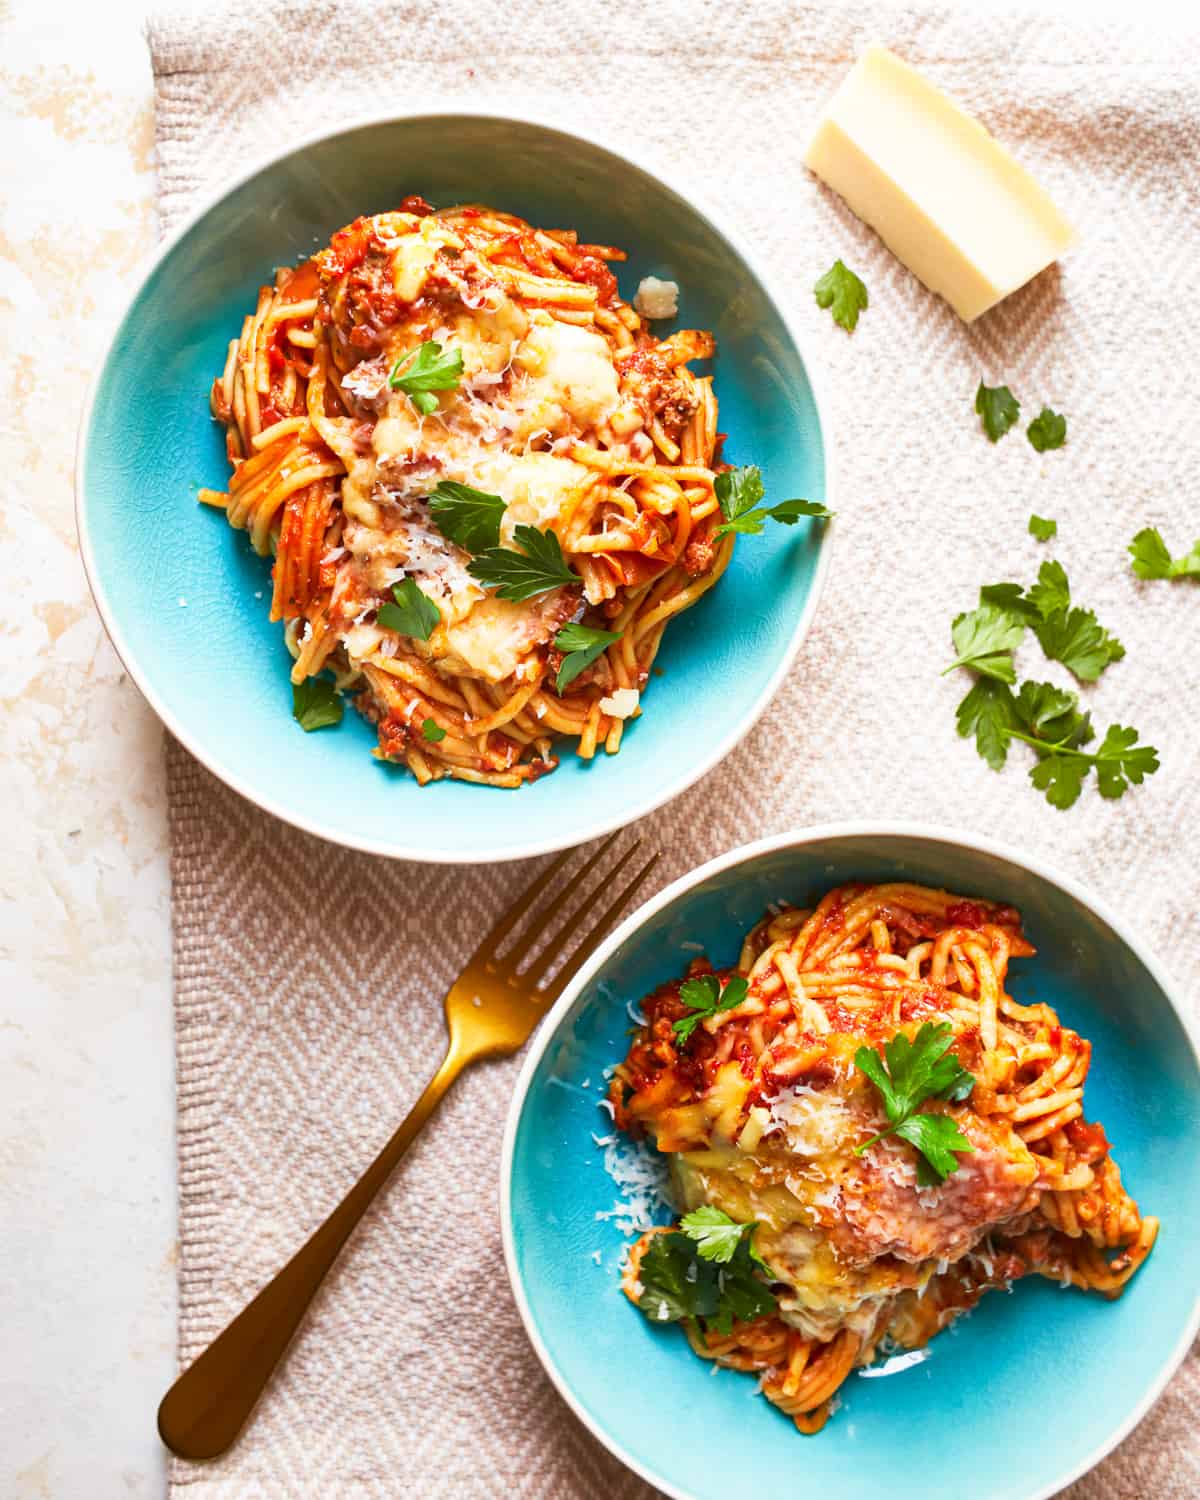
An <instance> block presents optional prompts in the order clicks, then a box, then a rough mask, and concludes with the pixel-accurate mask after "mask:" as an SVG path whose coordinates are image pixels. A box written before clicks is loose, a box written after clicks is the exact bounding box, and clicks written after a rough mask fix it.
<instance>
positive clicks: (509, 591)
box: [467, 526, 583, 603]
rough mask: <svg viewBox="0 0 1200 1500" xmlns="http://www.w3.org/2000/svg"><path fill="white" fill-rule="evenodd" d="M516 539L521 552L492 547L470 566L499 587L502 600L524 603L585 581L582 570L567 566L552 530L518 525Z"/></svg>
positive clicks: (474, 574)
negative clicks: (551, 591)
mask: <svg viewBox="0 0 1200 1500" xmlns="http://www.w3.org/2000/svg"><path fill="white" fill-rule="evenodd" d="M513 540H514V541H515V542H516V544H517V546H518V547H520V548H521V551H520V552H517V551H515V550H513V549H512V548H508V547H489V548H488V550H487V551H486V552H481V553H480V554H479V556H478V557H477V558H475V559H474V561H473V562H471V563H469V564H468V565H467V572H468V573H470V574H471V576H472V577H473V578H478V579H479V581H480V583H483V584H486V585H487V586H488V587H489V588H495V590H496V593H497V595H498V596H499V597H500V598H501V599H512V600H513V601H514V602H517V603H520V601H521V600H523V599H532V598H533V597H534V595H535V594H544V593H545V592H546V590H547V589H557V588H563V587H567V586H569V585H571V584H579V583H582V581H583V580H582V579H581V578H580V577H579V574H578V573H573V572H572V571H571V569H570V568H569V567H568V566H567V564H566V560H565V559H564V557H563V554H562V548H561V547H560V546H559V543H558V538H557V537H556V536H555V534H554V533H553V532H552V531H539V530H538V529H537V527H536V526H514V527H513Z"/></svg>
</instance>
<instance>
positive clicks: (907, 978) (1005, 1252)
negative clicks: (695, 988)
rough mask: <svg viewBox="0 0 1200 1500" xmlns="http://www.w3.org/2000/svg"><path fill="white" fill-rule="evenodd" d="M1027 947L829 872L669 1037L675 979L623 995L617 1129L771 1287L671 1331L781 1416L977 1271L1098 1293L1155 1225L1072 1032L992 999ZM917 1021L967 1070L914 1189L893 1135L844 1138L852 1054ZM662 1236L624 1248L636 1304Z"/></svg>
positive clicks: (995, 1283)
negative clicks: (724, 990)
mask: <svg viewBox="0 0 1200 1500" xmlns="http://www.w3.org/2000/svg"><path fill="white" fill-rule="evenodd" d="M1033 953H1034V949H1033V948H1032V946H1031V945H1030V944H1029V943H1028V942H1027V941H1026V939H1025V938H1024V936H1023V935H1022V931H1021V923H1020V917H1019V915H1018V913H1017V912H1016V911H1014V910H1013V909H1012V908H1010V907H1005V906H1000V905H994V904H990V903H987V902H984V901H979V900H974V899H971V900H966V899H963V898H961V897H958V896H955V895H952V894H950V893H948V892H946V891H941V890H933V889H929V888H926V887H923V886H919V885H912V884H887V885H846V886H842V887H839V888H837V889H835V890H832V891H830V892H829V893H828V894H827V895H825V896H824V898H823V899H822V900H821V901H820V902H819V904H817V905H816V906H815V907H814V908H813V909H811V910H799V909H784V910H781V911H778V912H777V913H774V914H770V915H768V916H767V917H765V918H764V919H763V920H762V921H761V922H760V923H759V924H758V925H757V926H756V927H755V928H754V929H753V930H752V931H751V932H750V933H749V934H748V936H747V938H746V940H745V943H744V946H743V948H742V951H741V955H740V959H739V962H738V965H737V969H736V971H730V973H733V972H737V973H739V974H741V975H743V976H745V978H746V979H747V980H748V981H749V989H748V991H747V993H746V998H745V999H744V1001H743V1002H742V1003H741V1004H739V1005H737V1006H736V1007H734V1008H730V1009H728V1010H725V1011H722V1012H720V1013H717V1014H713V1015H711V1016H709V1017H707V1018H706V1019H704V1020H703V1021H702V1022H701V1024H700V1025H698V1026H697V1027H696V1029H695V1030H694V1031H693V1032H692V1033H691V1035H690V1037H688V1039H687V1040H685V1041H682V1042H681V1041H680V1040H679V1038H678V1033H677V1029H676V1023H677V1022H678V1021H679V1020H680V1018H681V1017H683V1016H685V1015H686V1014H687V1013H688V1007H687V1006H686V1005H685V1004H684V1003H683V1001H682V1000H681V998H680V983H673V984H669V985H665V986H663V987H662V988H661V989H660V990H657V991H656V992H655V993H654V994H652V995H651V996H649V997H648V998H647V1000H646V1001H645V1002H644V1005H643V1011H644V1014H645V1017H646V1022H645V1025H644V1026H643V1027H642V1028H640V1030H639V1031H638V1033H637V1034H636V1035H635V1037H634V1040H633V1043H632V1045H631V1047H630V1049H629V1053H628V1056H627V1057H626V1058H625V1060H624V1061H623V1062H622V1063H621V1064H620V1065H619V1067H618V1068H617V1069H616V1071H615V1073H614V1076H613V1079H612V1084H611V1090H610V1098H611V1100H612V1103H613V1106H614V1110H615V1114H616V1119H617V1122H618V1124H619V1125H620V1126H621V1127H622V1128H623V1129H625V1130H627V1131H630V1132H632V1133H633V1134H635V1135H645V1136H648V1137H649V1139H650V1140H651V1141H653V1143H654V1144H655V1145H656V1146H657V1148H658V1150H659V1151H661V1152H664V1153H668V1154H669V1156H670V1158H671V1165H672V1168H673V1173H672V1180H673V1183H674V1187H675V1192H676V1194H677V1196H678V1197H679V1198H680V1199H681V1200H682V1201H680V1202H679V1203H678V1204H677V1207H679V1208H680V1209H693V1208H695V1207H696V1206H697V1204H700V1203H709V1204H712V1205H714V1206H715V1207H718V1208H720V1209H722V1210H723V1211H725V1212H727V1213H729V1214H730V1215H731V1216H732V1217H733V1218H735V1219H737V1220H739V1221H746V1220H754V1221H756V1222H757V1228H756V1231H755V1236H756V1237H755V1245H756V1249H757V1251H758V1253H759V1254H761V1255H762V1257H763V1259H764V1261H765V1262H766V1264H767V1266H768V1267H769V1268H770V1273H769V1274H770V1277H774V1278H777V1284H776V1290H777V1291H778V1293H779V1304H778V1308H777V1310H776V1311H775V1312H773V1313H772V1314H770V1315H769V1316H765V1317H762V1318H759V1319H757V1320H755V1321H752V1322H747V1323H735V1325H734V1327H733V1329H732V1331H731V1332H730V1333H728V1334H720V1333H717V1332H715V1331H713V1330H711V1329H707V1330H706V1329H705V1328H703V1327H702V1326H701V1325H700V1323H699V1321H698V1320H690V1321H689V1322H688V1323H687V1324H686V1327H687V1332H688V1337H689V1339H690V1341H691V1343H692V1346H693V1348H694V1349H695V1350H696V1352H697V1353H698V1354H701V1355H703V1356H704V1357H706V1358H710V1359H714V1360H716V1361H717V1362H718V1363H720V1364H723V1365H728V1366H730V1367H732V1368H734V1369H738V1370H747V1371H754V1372H756V1373H757V1374H758V1375H759V1378H760V1384H761V1389H762V1391H763V1393H764V1394H765V1395H766V1396H767V1398H768V1399H769V1400H770V1401H772V1402H774V1403H775V1405H777V1406H779V1407H780V1408H781V1409H782V1410H783V1411H785V1412H787V1413H788V1414H790V1415H791V1416H792V1417H793V1418H794V1419H795V1422H796V1425H797V1426H798V1427H799V1428H800V1430H801V1431H803V1432H815V1431H817V1430H818V1429H819V1428H820V1427H821V1426H822V1425H823V1424H824V1422H825V1421H826V1419H827V1417H828V1415H829V1412H830V1405H831V1398H832V1397H833V1396H834V1394H835V1392H836V1391H837V1389H838V1387H839V1386H840V1385H841V1384H842V1382H843V1381H844V1380H845V1379H846V1377H847V1375H848V1374H849V1373H850V1371H851V1370H852V1369H853V1368H854V1367H855V1366H856V1365H864V1364H867V1363H869V1362H870V1361H871V1360H872V1359H873V1358H874V1357H875V1355H876V1352H877V1350H878V1349H879V1348H880V1347H881V1346H882V1347H883V1348H885V1349H887V1348H891V1347H897V1348H913V1347H917V1346H920V1345H923V1344H924V1343H925V1342H926V1341H927V1340H928V1339H929V1338H930V1337H931V1336H932V1335H933V1334H935V1333H936V1332H938V1331H939V1329H941V1328H944V1327H945V1326H946V1325H947V1323H949V1322H950V1321H951V1320H952V1319H953V1318H954V1317H956V1316H957V1315H958V1314H960V1313H962V1312H963V1311H965V1310H966V1309H968V1308H970V1307H972V1306H973V1305H974V1304H975V1303H976V1302H977V1301H978V1299H979V1297H980V1296H982V1294H983V1293H984V1292H985V1291H986V1290H988V1289H989V1288H991V1287H1006V1286H1008V1285H1009V1284H1011V1282H1012V1281H1013V1280H1015V1279H1016V1278H1018V1277H1020V1276H1024V1275H1027V1274H1037V1275H1040V1276H1045V1277H1049V1278H1051V1279H1053V1280H1056V1281H1059V1282H1061V1283H1062V1284H1064V1285H1072V1286H1076V1287H1080V1288H1082V1289H1084V1290H1088V1291H1095V1292H1099V1293H1101V1294H1102V1295H1103V1296H1105V1297H1110V1298H1111V1297H1116V1296H1118V1295H1119V1294H1120V1292H1121V1291H1122V1289H1123V1288H1124V1286H1125V1285H1126V1283H1127V1282H1128V1281H1129V1279H1130V1277H1131V1276H1133V1275H1134V1273H1135V1272H1136V1271H1137V1269H1138V1267H1139V1266H1140V1265H1141V1264H1142V1262H1143V1261H1144V1260H1145V1258H1146V1256H1147V1255H1148V1254H1149V1252H1150V1249H1151V1247H1152V1246H1153V1244H1154V1238H1155V1234H1156V1232H1157V1228H1158V1221H1157V1220H1156V1219H1154V1218H1150V1217H1145V1218H1144V1217H1142V1215H1141V1214H1140V1213H1139V1211H1138V1207H1137V1204H1136V1203H1135V1202H1134V1200H1133V1199H1132V1198H1131V1197H1130V1196H1129V1194H1128V1193H1127V1192H1126V1190H1125V1188H1124V1186H1123V1185H1122V1182H1121V1174H1120V1170H1119V1168H1118V1167H1117V1164H1116V1163H1115V1161H1114V1160H1113V1159H1112V1156H1111V1155H1110V1152H1109V1146H1108V1142H1107V1140H1106V1138H1105V1135H1104V1131H1103V1130H1102V1129H1101V1128H1100V1126H1098V1125H1095V1124H1091V1123H1089V1122H1088V1121H1086V1120H1085V1118H1084V1114H1083V1108H1084V1106H1083V1092H1084V1081H1085V1079H1086V1077H1087V1072H1088V1066H1089V1062H1090V1056H1091V1047H1090V1044H1089V1043H1088V1042H1087V1041H1086V1040H1085V1039H1084V1038H1082V1037H1080V1036H1079V1035H1078V1034H1077V1033H1076V1032H1074V1031H1072V1030H1070V1029H1069V1028H1067V1027H1064V1026H1063V1025H1062V1023H1061V1022H1060V1020H1059V1018H1058V1016H1057V1015H1056V1013H1055V1012H1054V1010H1053V1009H1052V1008H1051V1007H1050V1006H1049V1005H1046V1004H1041V1003H1038V1004H1030V1005H1022V1004H1019V1003H1018V1002H1017V1001H1016V1000H1014V999H1013V998H1012V996H1011V995H1010V994H1009V993H1008V992H1007V989H1006V987H1005V985H1006V977H1007V974H1008V969H1009V963H1010V960H1011V959H1013V958H1023V957H1029V956H1032V955H1033ZM706 969H707V965H706V964H705V963H704V962H703V961H702V960H699V961H697V962H696V963H695V964H694V965H693V972H694V973H698V972H703V971H705V970H706ZM725 977H728V976H725ZM926 1023H932V1024H934V1025H942V1024H948V1025H949V1027H950V1028H951V1030H952V1040H951V1044H950V1045H951V1049H952V1053H953V1055H954V1057H955V1058H956V1059H957V1061H958V1063H959V1064H960V1065H961V1066H962V1067H963V1068H965V1069H967V1070H969V1072H970V1073H971V1075H972V1076H973V1078H974V1087H973V1088H972V1089H971V1091H970V1093H969V1095H968V1097H967V1098H966V1099H965V1101H963V1102H961V1103H948V1104H937V1105H936V1106H935V1108H937V1109H939V1110H943V1111H945V1112H947V1113H950V1114H952V1115H953V1117H954V1119H955V1121H956V1123H957V1124H958V1125H959V1127H960V1129H962V1130H963V1131H964V1132H965V1133H966V1136H967V1137H968V1138H969V1140H970V1141H971V1142H972V1143H973V1149H972V1152H971V1154H969V1155H968V1154H964V1155H962V1156H960V1157H959V1158H958V1162H959V1167H958V1170H957V1171H955V1172H954V1173H953V1174H952V1175H949V1176H947V1177H946V1179H945V1181H944V1182H942V1183H941V1184H935V1185H933V1186H922V1185H921V1184H920V1181H919V1180H918V1178H917V1175H916V1172H915V1169H914V1166H913V1165H912V1160H911V1159H912V1157H913V1150H912V1148H911V1147H909V1146H907V1145H905V1144H904V1143H902V1142H898V1141H896V1140H895V1138H894V1137H893V1138H891V1139H890V1141H889V1140H885V1141H880V1142H879V1143H878V1144H876V1145H872V1146H870V1147H869V1149H867V1150H866V1152H865V1154H863V1155H856V1150H855V1148H856V1147H860V1146H862V1145H863V1143H864V1142H867V1141H869V1140H870V1138H871V1137H872V1136H874V1135H875V1134H876V1133H877V1132H879V1131H880V1130H884V1129H886V1127H887V1121H886V1119H884V1118H883V1116H882V1112H881V1110H880V1108H879V1104H878V1099H877V1096H876V1095H875V1093H874V1089H873V1086H872V1085H871V1083H870V1082H869V1081H868V1079H867V1078H866V1077H865V1076H864V1075H863V1073H862V1072H861V1071H860V1070H859V1069H857V1068H856V1066H855V1064H854V1056H855V1053H856V1052H857V1051H858V1049H859V1048H861V1047H864V1046H865V1047H869V1048H875V1049H879V1048H881V1047H882V1046H884V1045H886V1043H887V1042H888V1041H889V1040H891V1039H892V1038H894V1037H895V1036H896V1035H897V1033H900V1032H903V1033H904V1034H905V1035H906V1036H907V1037H909V1038H910V1040H911V1038H912V1037H913V1036H914V1035H915V1034H916V1033H917V1031H918V1028H919V1027H921V1026H923V1025H924V1024H926ZM781 1122H782V1123H781ZM797 1122H798V1123H797ZM789 1129H790V1131H791V1133H790V1134H789ZM797 1143H799V1144H797ZM669 1232H670V1230H669V1229H667V1230H658V1229H655V1230H651V1231H648V1232H647V1233H646V1234H645V1235H643V1236H642V1238H641V1239H640V1240H639V1241H638V1242H637V1244H636V1245H635V1246H634V1247H633V1250H632V1253H631V1255H630V1257H629V1264H628V1269H627V1272H626V1277H625V1288H626V1291H627V1292H628V1294H629V1295H630V1296H631V1297H632V1298H633V1299H634V1300H635V1301H636V1300H637V1299H638V1296H639V1282H638V1271H639V1266H640V1263H641V1258H642V1256H643V1255H644V1254H645V1252H646V1249H647V1247H648V1245H649V1244H650V1243H651V1241H652V1239H653V1236H654V1235H655V1234H657V1233H669ZM763 1274H764V1277H767V1273H765V1272H764V1273H763ZM767 1279H769V1277H768V1278H767Z"/></svg>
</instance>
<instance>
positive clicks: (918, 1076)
mask: <svg viewBox="0 0 1200 1500" xmlns="http://www.w3.org/2000/svg"><path fill="white" fill-rule="evenodd" d="M953 1039H954V1031H953V1028H952V1027H951V1025H950V1023H949V1022H948V1021H939V1022H937V1023H936V1024H935V1023H934V1022H932V1021H926V1022H925V1023H924V1025H923V1026H922V1027H921V1029H920V1031H918V1032H917V1034H916V1036H915V1037H914V1038H913V1040H912V1041H909V1039H908V1037H907V1036H906V1035H905V1034H904V1032H902V1031H899V1032H897V1033H896V1035H895V1036H894V1037H893V1038H892V1040H891V1041H890V1042H886V1043H885V1044H884V1048H883V1052H882V1053H880V1052H877V1051H875V1049H874V1048H872V1047H860V1048H859V1049H858V1051H857V1052H856V1053H855V1054H854V1066H855V1067H856V1068H857V1069H858V1070H859V1072H860V1073H863V1074H864V1075H865V1076H866V1077H867V1078H869V1079H870V1080H871V1082H872V1083H873V1084H874V1085H875V1087H876V1088H877V1089H878V1091H879V1097H880V1099H881V1100H882V1102H883V1110H884V1113H885V1114H886V1115H887V1118H888V1127H887V1129H886V1130H881V1131H880V1132H879V1134H878V1135H873V1136H872V1137H871V1139H870V1140H869V1141H864V1142H863V1143H862V1145H861V1146H856V1147H855V1154H856V1155H857V1156H861V1155H862V1154H863V1152H864V1151H866V1150H867V1149H868V1147H870V1146H873V1145H874V1144H875V1142H876V1141H881V1140H882V1139H883V1138H884V1136H886V1135H898V1136H900V1137H901V1139H902V1140H906V1141H908V1143H909V1144H910V1145H912V1146H915V1147H916V1148H917V1151H918V1152H919V1153H920V1154H919V1155H918V1157H917V1182H918V1183H919V1184H920V1185H921V1186H922V1187H933V1186H935V1185H936V1184H937V1183H939V1182H944V1181H945V1180H946V1178H947V1177H948V1176H949V1175H950V1173H951V1172H956V1171H957V1170H958V1166H959V1163H958V1158H959V1157H960V1156H963V1155H965V1154H967V1153H968V1152H972V1151H974V1150H975V1147H974V1146H972V1144H971V1142H970V1141H969V1140H968V1139H967V1137H966V1136H965V1135H963V1133H962V1131H961V1130H960V1129H959V1128H958V1125H957V1123H956V1122H955V1120H954V1119H953V1118H952V1117H951V1116H950V1115H942V1114H928V1113H923V1112H921V1109H920V1107H921V1105H922V1104H924V1103H926V1102H927V1101H928V1100H930V1099H944V1100H949V1101H961V1100H963V1099H965V1098H966V1097H967V1096H968V1094H970V1092H971V1090H972V1089H973V1088H974V1087H975V1078H974V1075H973V1074H971V1073H968V1072H967V1070H966V1068H964V1067H963V1066H962V1064H961V1063H960V1062H959V1060H958V1058H956V1057H955V1056H954V1054H953V1053H952V1052H950V1050H949V1049H950V1043H951V1041H952V1040H953Z"/></svg>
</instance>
